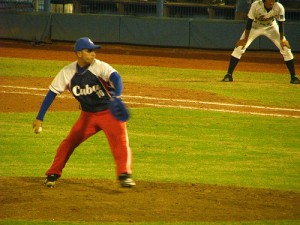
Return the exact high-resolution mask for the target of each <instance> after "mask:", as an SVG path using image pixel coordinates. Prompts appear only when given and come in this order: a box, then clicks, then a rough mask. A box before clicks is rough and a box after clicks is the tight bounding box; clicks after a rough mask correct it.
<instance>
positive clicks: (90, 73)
mask: <svg viewBox="0 0 300 225" xmlns="http://www.w3.org/2000/svg"><path fill="white" fill-rule="evenodd" d="M78 70H79V69H78V68H77V62H73V63H71V64H69V65H67V66H65V67H64V68H63V69H62V70H61V71H60V72H59V73H58V74H57V75H56V77H55V78H54V80H53V81H52V83H51V85H50V87H49V88H50V90H51V91H52V92H54V93H56V94H60V93H62V92H64V91H65V90H66V89H69V90H70V92H71V93H72V94H73V96H74V97H75V98H76V99H77V100H78V101H79V103H80V106H81V109H82V110H83V111H86V112H100V111H103V110H106V109H107V108H108V107H109V103H110V97H111V95H113V91H114V88H113V87H112V85H111V84H110V82H109V77H110V75H111V74H112V73H114V72H117V71H116V70H115V69H114V68H112V67H111V66H110V65H109V64H107V63H105V62H102V61H100V60H97V59H95V60H94V62H93V63H92V64H91V65H90V66H89V67H88V68H87V69H86V70H84V69H83V70H82V71H78Z"/></svg>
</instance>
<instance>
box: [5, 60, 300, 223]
mask: <svg viewBox="0 0 300 225" xmlns="http://www.w3.org/2000/svg"><path fill="white" fill-rule="evenodd" d="M66 63H67V62H58V61H47V62H46V61H38V60H29V59H28V60H25V59H22V60H17V62H16V60H12V59H11V58H0V65H1V66H2V65H4V67H5V68H4V69H2V71H1V74H0V76H12V75H13V76H19V77H24V78H26V77H27V76H33V77H53V76H54V75H55V74H56V73H57V71H58V70H59V69H60V68H61V67H62V66H63V65H65V64H66ZM37 65H38V68H39V70H38V69H37ZM114 67H115V68H116V69H118V71H119V72H120V74H121V75H122V76H123V80H124V81H125V82H126V81H130V82H136V83H140V84H145V85H153V86H167V87H174V88H177V89H178V88H179V89H193V90H196V91H205V92H208V93H214V94H215V95H219V96H223V97H226V98H230V99H235V100H241V101H243V102H246V103H248V104H254V105H264V106H272V107H287V108H297V109H300V98H299V96H300V95H299V85H298V86H295V85H290V84H289V83H288V82H289V77H288V75H287V74H275V75H274V74H258V73H245V72H236V77H238V78H237V79H238V81H237V82H234V83H230V84H227V83H226V84H224V83H222V82H219V80H220V78H221V77H222V75H223V73H224V71H205V70H192V69H173V68H159V67H141V66H123V65H114ZM40 69H44V71H42V70H40ZM12 70H13V71H14V73H11V71H12ZM220 75H221V76H220ZM178 81H180V82H178ZM191 81H193V82H191ZM195 81H199V82H195ZM265 81H268V82H265ZM269 81H271V82H269ZM182 84H184V85H182ZM36 113H37V112H35V113H32V112H24V113H0V127H1V128H0V142H1V145H0V176H8V177H10V176H11V177H14V176H30V177H41V176H44V172H45V170H46V169H47V168H48V167H49V166H50V163H51V162H52V159H53V155H54V153H55V151H56V148H57V146H58V144H59V143H60V141H61V140H62V139H63V138H64V137H65V136H66V135H67V134H68V132H69V130H70V128H71V126H72V124H73V123H74V122H75V120H76V119H77V117H78V115H79V112H78V111H76V112H52V111H51V110H50V111H49V112H48V113H47V115H46V117H45V122H44V124H43V128H44V130H43V132H42V133H41V134H40V135H35V134H33V131H32V128H31V124H32V121H33V119H34V118H35V116H36ZM131 114H132V118H131V120H130V121H129V122H128V132H129V138H130V143H131V148H132V150H133V154H134V165H133V166H134V177H135V179H136V180H145V181H161V182H184V183H204V184H218V185H235V186H243V187H251V188H270V189H280V190H291V191H296V192H299V191H300V177H299V174H300V154H299V149H300V138H299V127H300V119H299V118H284V117H282V118H280V117H272V116H257V115H247V114H233V113H224V112H212V111H201V110H187V109H174V108H173V109H172V108H149V107H148V108H131ZM99 162H101V166H99ZM158 171H159V172H158ZM114 174H115V171H114V167H113V159H112V156H111V153H110V151H109V147H108V144H107V142H106V139H105V137H104V135H103V133H99V134H97V135H95V136H93V137H92V138H90V139H89V140H87V141H86V142H84V143H83V144H82V145H80V146H79V147H78V148H77V149H76V151H75V152H74V154H73V155H72V157H71V159H70V160H69V163H68V164H67V166H66V168H65V170H64V178H72V177H77V178H95V179H97V178H104V179H114ZM299 223H300V221H255V222H244V223H225V222H224V223H204V222H203V223H197V224H205V225H206V224H210V225H211V224H299ZM0 224H17V225H18V224H52V222H46V221H40V222H37V221H19V222H18V221H0ZM55 224H79V223H69V222H64V223H63V222H59V223H55ZM80 224H100V223H80ZM101 224H125V223H101ZM140 224H143V223H140ZM147 224H153V225H157V224H161V223H147ZM170 224H171V223H170ZM181 224H195V223H181Z"/></svg>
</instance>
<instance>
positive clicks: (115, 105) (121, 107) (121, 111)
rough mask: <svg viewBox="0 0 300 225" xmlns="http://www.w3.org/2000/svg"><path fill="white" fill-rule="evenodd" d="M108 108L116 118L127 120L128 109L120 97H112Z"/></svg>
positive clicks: (128, 115)
mask: <svg viewBox="0 0 300 225" xmlns="http://www.w3.org/2000/svg"><path fill="white" fill-rule="evenodd" d="M109 110H110V112H111V113H112V114H113V116H114V117H115V118H116V119H117V120H120V121H122V122H126V121H127V120H129V117H130V114H129V111H128V109H127V107H126V105H125V104H124V102H123V101H122V99H121V98H116V97H112V98H111V99H110V106H109Z"/></svg>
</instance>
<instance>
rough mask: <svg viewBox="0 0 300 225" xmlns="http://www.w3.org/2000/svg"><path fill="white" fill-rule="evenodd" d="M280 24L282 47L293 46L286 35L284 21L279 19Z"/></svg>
mask: <svg viewBox="0 0 300 225" xmlns="http://www.w3.org/2000/svg"><path fill="white" fill-rule="evenodd" d="M278 26H279V34H280V45H281V48H284V47H287V48H291V46H290V44H289V42H288V41H287V40H286V39H285V37H284V21H278Z"/></svg>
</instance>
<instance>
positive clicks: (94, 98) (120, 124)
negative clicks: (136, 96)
mask: <svg viewBox="0 0 300 225" xmlns="http://www.w3.org/2000/svg"><path fill="white" fill-rule="evenodd" d="M99 48H101V47H100V46H98V45H95V44H94V43H93V42H92V41H91V40H90V39H89V38H80V39H78V40H77V41H76V43H75V47H74V52H75V55H76V57H77V61H75V62H73V63H71V64H69V65H67V66H65V67H64V68H63V69H62V70H61V71H60V72H59V73H58V74H57V75H56V77H55V78H54V80H53V81H52V83H51V85H50V87H49V91H48V93H47V95H46V96H45V99H44V100H43V102H42V105H41V107H40V111H39V113H38V115H37V117H36V120H35V121H34V122H33V129H34V132H35V133H39V132H41V130H42V129H41V127H42V121H43V120H44V116H45V114H46V112H47V110H48V108H49V107H50V105H51V104H52V102H53V101H54V99H55V97H56V96H57V95H58V94H61V93H63V92H64V91H65V90H66V89H69V90H70V92H71V93H72V94H73V96H74V97H75V99H76V100H77V101H78V102H79V103H80V108H81V114H80V117H79V119H78V120H77V122H76V123H75V124H74V125H73V127H72V129H71V131H70V133H69V135H68V136H67V137H66V139H64V140H63V141H62V142H61V144H60V145H59V147H58V149H57V152H56V155H55V157H54V160H53V162H52V165H51V167H50V168H49V169H48V170H47V172H46V176H47V177H46V179H45V181H44V184H45V185H46V186H48V187H54V185H55V182H56V180H57V179H58V178H59V177H60V176H61V174H62V170H63V168H64V167H65V165H66V163H67V161H68V159H69V157H70V156H71V154H72V153H73V151H74V150H75V148H76V147H77V146H78V145H80V144H81V143H82V142H83V141H85V140H86V139H88V138H89V137H90V136H92V135H94V134H96V133H97V132H99V131H101V130H102V131H103V132H104V134H105V135H106V138H107V140H108V142H109V146H110V149H111V152H112V155H113V157H114V160H115V164H116V173H117V178H118V180H119V181H120V185H121V187H132V186H134V185H135V182H134V181H133V179H132V177H131V174H132V169H131V163H132V152H131V149H130V147H129V141H128V135H127V128H126V122H124V121H120V120H118V119H116V118H115V117H114V116H113V114H112V113H111V111H110V110H109V106H110V102H111V101H113V100H114V99H119V101H121V100H120V96H121V94H122V91H123V84H122V78H121V76H120V75H119V73H118V72H117V71H116V70H115V69H114V68H113V67H111V66H110V65H109V64H107V63H105V62H102V61H100V60H98V59H96V58H95V57H96V53H95V49H99Z"/></svg>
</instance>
